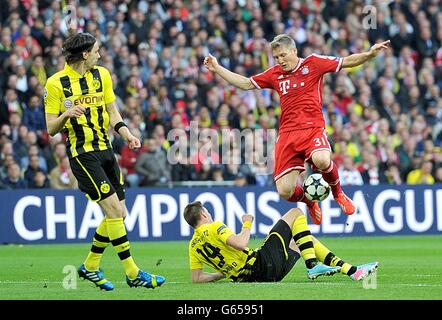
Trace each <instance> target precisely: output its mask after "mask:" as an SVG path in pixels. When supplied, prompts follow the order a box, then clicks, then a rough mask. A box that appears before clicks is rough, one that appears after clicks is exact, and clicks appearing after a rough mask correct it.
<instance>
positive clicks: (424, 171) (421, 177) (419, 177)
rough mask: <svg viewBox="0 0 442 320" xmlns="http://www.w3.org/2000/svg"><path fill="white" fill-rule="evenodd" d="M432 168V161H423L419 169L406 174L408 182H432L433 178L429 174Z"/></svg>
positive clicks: (433, 181)
mask: <svg viewBox="0 0 442 320" xmlns="http://www.w3.org/2000/svg"><path fill="white" fill-rule="evenodd" d="M432 170H433V163H432V162H431V161H424V162H423V163H422V166H421V167H420V168H419V169H415V170H412V171H411V172H410V173H409V174H408V175H407V183H408V184H434V183H435V180H434V177H433V175H432V174H431V172H432Z"/></svg>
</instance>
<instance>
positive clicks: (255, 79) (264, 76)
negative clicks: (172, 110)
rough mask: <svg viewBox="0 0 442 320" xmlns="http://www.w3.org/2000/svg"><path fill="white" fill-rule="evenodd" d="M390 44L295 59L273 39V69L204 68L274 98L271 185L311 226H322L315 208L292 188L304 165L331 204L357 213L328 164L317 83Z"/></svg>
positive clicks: (209, 62)
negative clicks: (301, 207) (302, 206)
mask: <svg viewBox="0 0 442 320" xmlns="http://www.w3.org/2000/svg"><path fill="white" fill-rule="evenodd" d="M389 43H390V41H389V40H388V41H384V42H382V43H377V44H375V45H373V46H372V47H371V48H370V50H369V51H367V52H363V53H357V54H352V55H349V56H347V57H344V58H339V57H332V56H322V55H317V54H312V55H310V56H308V57H306V58H300V57H298V55H297V49H296V44H295V41H294V40H293V39H292V38H291V37H290V36H288V35H285V34H281V35H278V36H276V37H275V38H274V39H273V41H272V42H271V43H270V48H271V51H272V55H273V58H274V60H275V61H276V63H277V64H276V65H274V66H273V67H271V68H269V69H267V70H266V71H264V72H262V73H260V74H257V75H254V76H252V77H250V78H247V77H244V76H242V75H240V74H237V73H234V72H232V71H230V70H228V69H226V68H224V67H223V66H221V65H220V64H219V63H218V61H217V59H216V58H215V57H214V56H212V55H209V56H208V57H206V58H205V59H204V65H205V66H206V68H207V69H209V70H210V71H212V72H214V73H216V74H218V75H219V76H221V77H222V78H223V79H224V80H226V81H227V82H229V83H230V84H232V85H234V86H235V87H237V88H240V89H243V90H250V89H264V88H267V89H273V90H276V91H277V92H278V94H279V98H280V102H281V118H280V129H279V135H278V139H277V140H276V146H275V168H274V173H273V176H274V179H275V182H276V189H277V190H278V194H279V195H280V196H281V197H283V198H284V199H286V200H288V201H291V202H298V201H301V202H304V203H306V204H307V209H308V212H309V214H310V216H311V218H312V220H313V222H314V223H315V224H320V223H321V220H322V213H321V209H320V208H319V205H318V204H317V202H313V201H309V200H308V199H307V198H306V197H305V196H304V191H303V188H302V186H301V185H300V184H298V183H297V180H298V176H299V174H300V173H301V172H302V171H303V170H304V162H305V161H307V162H308V163H310V164H312V165H313V166H314V168H317V169H318V170H319V171H320V172H321V174H322V176H323V178H324V180H325V181H327V182H328V183H329V184H330V186H331V189H332V192H333V197H334V199H335V201H336V202H337V203H338V204H339V205H340V206H341V208H342V211H344V213H345V214H347V215H350V214H353V213H354V212H355V211H356V208H355V206H354V204H353V201H352V200H351V199H350V198H348V197H347V196H346V195H345V193H344V192H343V191H342V189H341V185H340V182H339V174H338V168H337V166H336V165H335V164H334V163H333V161H332V160H331V149H330V144H329V142H328V140H327V132H326V131H325V120H324V116H323V114H322V78H323V76H324V74H326V73H328V72H338V71H339V70H341V68H351V67H355V66H358V65H361V64H363V63H364V62H366V61H368V60H370V59H371V58H374V57H376V56H377V55H378V54H379V52H381V51H382V50H383V49H387V48H388V45H389Z"/></svg>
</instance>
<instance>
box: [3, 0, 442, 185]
mask: <svg viewBox="0 0 442 320" xmlns="http://www.w3.org/2000/svg"><path fill="white" fill-rule="evenodd" d="M440 6H441V5H440V3H439V1H437V0H416V1H405V0H404V1H400V0H394V1H378V0H374V1H348V2H347V1H343V0H329V1H300V0H295V1H287V0H280V1H274V0H260V1H258V0H237V1H236V0H225V1H221V0H219V1H217V0H206V1H197V0H191V1H182V0H165V1H145V0H141V1H130V0H107V1H49V0H45V1H35V0H21V1H19V0H5V1H2V6H1V8H0V97H1V101H0V188H49V187H52V188H69V187H73V188H75V187H76V183H75V182H74V181H71V179H70V176H71V174H70V173H69V168H67V166H68V161H65V160H64V159H65V157H66V149H65V148H63V145H64V144H63V140H64V137H62V136H61V135H58V136H55V137H49V136H48V134H47V132H46V130H45V121H44V106H43V103H42V102H43V96H44V85H45V82H46V79H47V78H48V77H49V76H51V75H52V74H53V73H55V72H56V71H57V70H59V69H61V68H62V67H63V65H64V58H63V56H62V53H61V43H62V41H63V39H64V38H65V37H66V36H67V35H68V33H69V25H70V23H72V20H74V23H75V26H76V29H77V31H78V32H89V33H91V34H93V35H94V36H96V37H97V38H98V39H99V40H100V42H101V51H100V53H101V60H100V61H99V63H100V64H101V65H103V66H105V67H107V68H108V69H109V70H110V71H111V74H112V78H113V81H114V90H115V93H116V94H117V96H118V98H117V99H118V106H119V108H120V111H121V113H122V115H123V117H124V119H125V121H126V123H127V124H128V126H129V127H130V128H131V129H133V130H135V129H136V130H135V131H136V132H137V133H138V134H139V136H140V137H141V138H142V139H143V148H142V149H140V150H139V151H137V152H135V151H133V150H129V149H128V148H127V147H126V146H125V145H124V142H123V141H122V140H121V139H120V137H119V136H118V135H116V134H115V135H114V136H113V137H112V143H113V147H114V149H115V151H116V153H117V155H118V157H119V162H120V165H121V167H122V169H123V173H124V174H125V177H126V179H127V182H128V184H129V185H130V186H132V187H134V186H151V185H171V184H174V183H176V184H177V185H187V186H192V185H209V186H215V185H238V186H240V185H247V184H252V185H261V186H269V185H272V183H273V179H272V175H271V173H272V172H271V170H269V168H271V167H272V163H273V162H272V153H271V150H272V149H271V147H270V148H269V147H268V146H269V145H270V144H271V134H272V133H274V132H276V131H277V129H278V115H279V112H280V106H279V100H278V96H277V95H276V94H275V93H272V92H269V91H267V90H263V91H257V90H252V91H240V90H237V89H235V88H233V87H232V86H230V85H228V84H227V83H226V82H225V81H223V80H222V79H220V78H218V77H214V76H213V74H211V73H210V72H208V71H207V70H206V69H205V68H204V66H203V65H202V64H203V60H204V57H205V56H206V55H207V54H209V53H211V54H212V55H214V56H216V57H217V58H218V60H219V61H220V63H221V64H223V65H224V66H225V67H227V68H229V69H231V70H234V71H235V72H238V73H241V74H244V75H246V76H251V75H253V74H256V73H259V72H261V71H263V70H265V69H267V68H268V67H269V66H271V65H273V64H274V61H272V57H271V54H270V52H269V48H268V43H269V41H271V40H272V39H273V37H274V36H275V35H277V34H279V33H287V34H289V35H291V36H292V37H293V38H294V39H295V41H296V44H297V47H298V52H299V56H301V57H305V56H307V55H309V54H311V53H313V52H315V53H321V54H325V55H334V56H346V55H349V54H351V53H356V52H361V51H365V50H368V49H369V47H370V46H371V45H372V44H373V43H375V42H378V41H381V40H386V39H390V40H391V47H392V48H391V50H389V51H387V53H385V54H384V55H383V56H381V57H378V58H377V59H375V60H372V61H371V62H370V63H367V64H364V65H363V66H361V67H356V68H353V69H346V70H342V71H340V72H339V73H338V74H336V75H327V76H326V77H325V79H324V94H323V110H324V114H325V118H326V123H327V130H328V132H329V135H330V142H331V144H332V147H333V150H334V160H335V161H336V163H338V164H339V166H340V171H341V177H342V180H343V181H342V184H343V185H351V184H371V185H376V184H381V183H388V184H403V183H408V184H433V183H441V182H442V149H441V144H442V99H441V98H440V92H441V89H442V77H441V75H442V11H441V10H440V9H441V7H440ZM68 8H71V11H72V10H73V11H75V17H74V19H71V18H72V17H73V16H69V15H67V9H68ZM73 8H75V10H74V9H73ZM367 8H368V9H370V10H369V11H368V12H369V13H371V14H373V13H374V16H373V17H372V21H371V24H370V26H368V27H367V26H366V25H364V21H365V20H366V18H367V10H365V9H367ZM71 14H72V12H71ZM69 17H70V18H69ZM373 22H374V23H375V25H374V28H373V24H372V23H373ZM205 129H214V130H216V131H215V132H218V134H219V135H218V137H216V138H215V139H213V138H212V139H210V138H204V139H200V140H199V142H198V143H199V145H198V146H199V147H200V148H201V147H203V146H204V144H205V143H208V142H212V143H214V144H215V148H214V150H213V152H212V153H211V155H210V157H205V156H204V155H203V154H200V153H198V152H193V153H192V152H191V150H192V148H191V143H189V142H188V141H187V140H188V137H189V136H191V134H192V132H195V131H197V132H199V133H202V132H204V130H205ZM234 129H238V130H239V131H238V132H241V133H242V134H243V135H244V137H243V140H244V141H249V142H250V141H253V139H259V141H262V142H263V143H255V144H253V143H252V144H251V148H247V144H246V143H243V144H241V143H236V142H235V141H229V139H227V138H226V137H225V136H223V135H221V133H222V132H227V133H229V132H230V133H231V132H234V131H233V130H234ZM211 132H214V131H211ZM209 140H210V141H209ZM249 146H250V144H249ZM200 148H198V150H200ZM223 148H224V149H223ZM175 150H178V151H176V152H175ZM221 150H228V151H229V152H221ZM171 151H173V154H174V160H175V161H169V160H170V159H169V158H168V156H170V154H171V153H172V152H171ZM250 155H251V160H250V159H249V160H250V161H245V159H246V158H247V157H248V156H250ZM238 159H239V160H240V161H237V160H238ZM147 169H148V170H147ZM54 170H55V171H54ZM60 172H61V173H60ZM152 173H155V174H152ZM54 179H58V180H60V181H54ZM189 181H193V182H194V183H189ZM195 181H199V182H197V183H196V182H195ZM204 181H206V183H204ZM223 181H224V182H225V183H224V184H223Z"/></svg>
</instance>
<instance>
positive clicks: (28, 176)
mask: <svg viewBox="0 0 442 320" xmlns="http://www.w3.org/2000/svg"><path fill="white" fill-rule="evenodd" d="M39 171H41V172H43V169H42V168H41V166H40V161H39V157H38V156H37V155H31V156H29V165H28V167H27V168H26V170H25V171H24V175H23V177H24V180H25V182H26V185H27V186H28V187H30V188H32V186H33V185H34V177H35V174H36V173H37V172H39Z"/></svg>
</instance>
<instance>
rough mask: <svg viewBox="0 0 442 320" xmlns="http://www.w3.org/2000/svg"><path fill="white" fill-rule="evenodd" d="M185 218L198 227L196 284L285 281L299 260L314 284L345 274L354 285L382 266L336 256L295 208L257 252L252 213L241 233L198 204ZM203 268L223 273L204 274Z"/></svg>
mask: <svg viewBox="0 0 442 320" xmlns="http://www.w3.org/2000/svg"><path fill="white" fill-rule="evenodd" d="M184 219H185V220H186V221H187V223H188V224H189V225H190V226H192V227H193V228H194V234H193V237H192V239H191V241H190V243H189V260H190V270H191V274H192V281H193V282H195V283H199V282H211V281H217V280H219V279H223V278H228V279H230V280H232V281H234V282H272V281H273V282H276V281H281V280H282V279H283V278H284V277H285V276H286V275H287V274H288V273H289V272H290V270H291V269H292V268H293V266H294V265H295V263H296V261H297V260H298V259H299V258H300V256H302V258H303V259H304V261H305V265H306V267H307V277H308V278H309V279H316V278H317V277H319V276H323V275H333V274H335V273H337V272H341V273H343V274H345V275H348V276H349V277H350V278H351V279H352V280H362V279H364V278H365V277H367V276H368V275H369V274H371V273H372V272H374V271H375V270H376V268H377V266H378V263H377V262H371V263H366V264H363V265H360V266H353V265H351V264H349V263H347V262H345V261H343V260H342V259H340V258H339V257H337V256H336V255H335V254H333V253H332V252H331V251H330V250H329V249H328V248H327V247H325V246H324V245H323V244H322V243H321V242H320V241H319V240H318V239H316V238H315V237H313V236H312V235H311V233H310V230H309V229H308V225H307V218H306V216H305V215H304V214H303V213H302V211H301V210H300V209H298V208H293V209H290V210H289V211H288V212H287V213H286V214H285V215H284V216H283V217H282V218H281V219H280V220H279V221H278V222H277V223H276V225H275V226H274V227H273V228H272V230H270V233H269V235H268V236H267V238H266V239H265V240H264V243H263V244H262V245H261V246H260V247H259V248H257V249H255V250H251V249H249V248H248V243H249V240H250V229H251V228H252V222H253V216H252V215H250V214H246V215H243V217H242V221H243V225H242V230H241V232H240V233H239V234H235V233H233V232H232V231H231V230H230V229H229V228H228V227H227V226H226V225H225V224H224V223H222V222H219V221H213V220H212V216H211V215H210V213H209V212H208V211H207V209H206V208H205V207H204V206H203V205H202V203H201V202H199V201H196V202H192V203H190V204H188V205H187V206H186V208H185V210H184ZM204 264H206V265H208V266H210V267H212V268H214V269H215V270H217V271H218V272H216V273H209V272H204V271H203V266H204Z"/></svg>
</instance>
